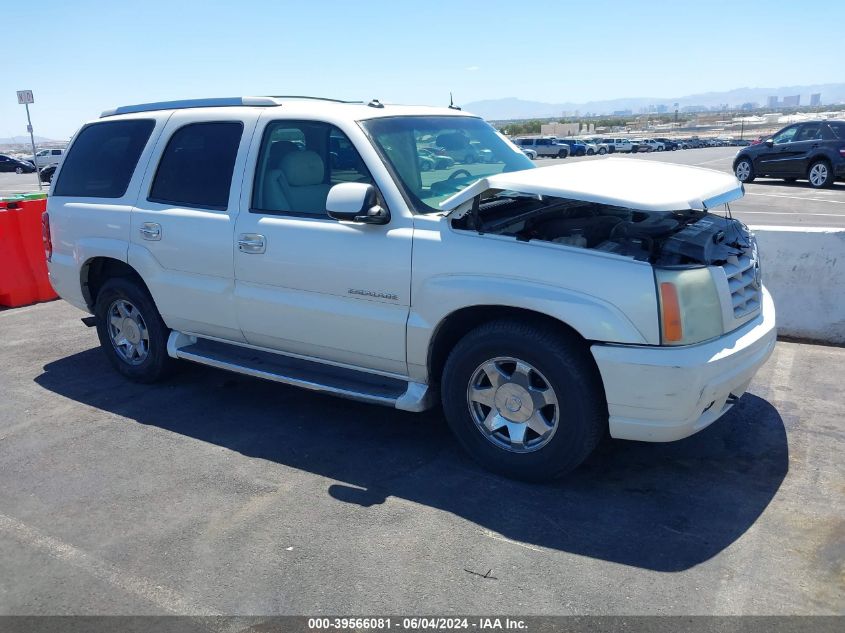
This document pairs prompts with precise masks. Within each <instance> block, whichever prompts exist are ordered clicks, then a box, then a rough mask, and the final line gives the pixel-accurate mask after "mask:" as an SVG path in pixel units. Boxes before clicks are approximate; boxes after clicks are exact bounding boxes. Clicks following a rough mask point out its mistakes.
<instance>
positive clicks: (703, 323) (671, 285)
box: [654, 268, 722, 345]
mask: <svg viewBox="0 0 845 633" xmlns="http://www.w3.org/2000/svg"><path fill="white" fill-rule="evenodd" d="M654 278H655V280H656V282H657V295H658V301H659V304H660V340H661V343H662V344H663V345H691V344H693V343H700V342H701V341H706V340H707V339H711V338H715V337H717V336H721V334H722V306H721V304H720V303H719V294H718V292H717V290H716V284H715V283H714V282H713V277H712V276H711V275H710V270H709V269H707V268H679V269H671V268H655V269H654Z"/></svg>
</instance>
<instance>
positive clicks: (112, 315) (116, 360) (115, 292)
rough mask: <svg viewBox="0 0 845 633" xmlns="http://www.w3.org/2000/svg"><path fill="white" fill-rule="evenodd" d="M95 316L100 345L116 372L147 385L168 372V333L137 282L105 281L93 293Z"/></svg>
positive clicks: (170, 367) (122, 280)
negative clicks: (95, 297)
mask: <svg viewBox="0 0 845 633" xmlns="http://www.w3.org/2000/svg"><path fill="white" fill-rule="evenodd" d="M95 315H96V317H97V336H98V337H99V339H100V346H101V347H102V349H103V352H104V353H105V355H106V357H107V358H108V359H109V362H110V363H111V364H112V366H113V367H114V368H115V369H116V370H117V371H118V372H120V373H121V374H123V375H124V376H126V377H127V378H129V379H130V380H134V381H136V382H143V383H150V382H155V381H157V380H159V379H161V378H163V377H165V376H166V375H167V374H168V373H169V372H170V371H171V369H172V368H173V366H174V364H175V362H174V360H173V359H172V358H170V357H169V356H168V355H167V338H168V336H169V335H170V330H169V329H168V328H167V326H166V325H165V324H164V321H163V320H162V319H161V315H160V314H159V312H158V309H157V308H156V306H155V303H154V302H153V299H152V297H150V295H149V293H148V292H147V290H146V289H145V288H143V287H142V286H141V285H140V284H139V283H138V282H136V281H133V280H132V279H129V278H126V277H115V278H113V279H109V280H108V281H107V282H106V283H105V284H103V287H102V288H101V289H100V292H99V293H98V294H97V303H96V307H95Z"/></svg>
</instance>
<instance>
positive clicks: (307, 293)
mask: <svg viewBox="0 0 845 633" xmlns="http://www.w3.org/2000/svg"><path fill="white" fill-rule="evenodd" d="M341 125H342V123H341ZM356 134H357V136H356ZM356 141H357V143H356ZM365 143H366V140H365V137H364V136H363V133H362V132H361V131H360V130H359V129H356V128H349V129H346V130H343V131H340V130H339V128H337V127H334V126H330V125H328V124H327V123H324V122H321V121H282V120H279V119H272V120H270V119H269V116H268V120H266V121H263V120H262V121H261V122H260V123H259V126H258V129H257V130H256V133H255V136H254V139H253V146H252V150H251V152H250V155H251V158H250V161H249V166H248V167H247V172H248V173H249V174H254V175H255V178H254V185H252V183H251V182H250V185H248V186H254V190H255V196H254V199H253V196H252V192H250V191H246V190H245V191H244V192H243V193H242V195H241V211H240V214H239V216H238V220H237V226H236V235H235V241H236V244H235V255H234V258H235V304H236V306H237V314H238V323H239V326H240V328H241V330H242V331H243V333H244V336H245V338H246V340H247V342H249V343H250V344H253V345H257V346H260V347H265V348H270V349H277V350H280V351H283V352H288V353H293V354H299V355H304V356H309V357H313V358H317V359H321V360H325V361H329V362H336V363H343V364H347V365H352V366H355V367H361V368H365V369H370V370H375V371H381V372H385V373H391V374H398V375H402V376H404V375H406V374H407V365H406V357H405V328H406V322H407V318H408V310H409V305H410V279H411V239H412V236H413V220H412V218H411V217H410V215H403V214H400V213H393V216H392V218H391V221H390V223H389V224H387V225H384V226H379V225H365V224H356V223H351V222H338V221H336V220H333V219H331V218H329V217H328V215H327V214H326V213H325V197H326V195H327V193H328V190H329V188H330V187H331V186H332V185H333V184H335V183H337V182H349V181H361V182H373V181H372V177H371V176H370V173H371V170H370V169H369V168H368V166H367V161H372V160H374V159H375V160H377V158H376V156H375V153H374V152H373V151H372V150H371V149H370V151H369V154H368V153H367V152H366V150H365V151H364V152H361V151H358V147H360V145H361V144H365ZM339 147H340V148H343V151H342V152H339V151H338V148H339ZM362 154H363V155H364V156H365V157H366V159H364V158H362ZM245 180H246V181H247V182H249V181H250V179H249V178H247V179H245ZM253 203H254V204H253ZM253 206H254V207H255V209H252V210H251V207H253ZM238 241H242V242H244V244H243V245H242V246H240V247H238V246H237V242H238Z"/></svg>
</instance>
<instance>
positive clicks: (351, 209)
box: [326, 182, 390, 224]
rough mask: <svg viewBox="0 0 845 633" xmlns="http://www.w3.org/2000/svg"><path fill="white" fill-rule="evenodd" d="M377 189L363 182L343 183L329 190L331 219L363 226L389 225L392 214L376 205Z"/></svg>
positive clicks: (327, 208)
mask: <svg viewBox="0 0 845 633" xmlns="http://www.w3.org/2000/svg"><path fill="white" fill-rule="evenodd" d="M376 202H377V201H376V188H375V187H373V186H372V185H368V184H366V183H363V182H342V183H340V184H337V185H335V186H334V187H332V188H331V189H329V195H328V197H327V198H326V212H327V213H328V214H329V217H330V218H334V219H335V220H343V221H345V222H359V223H361V224H387V223H388V222H390V212H389V211H388V210H387V209H385V208H383V207H380V206H379V205H378V204H377V203H376Z"/></svg>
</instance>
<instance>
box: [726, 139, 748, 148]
mask: <svg viewBox="0 0 845 633" xmlns="http://www.w3.org/2000/svg"><path fill="white" fill-rule="evenodd" d="M731 145H733V146H734V147H748V146H749V145H751V141H749V140H748V139H742V138H735V139H734V140H733V141H731Z"/></svg>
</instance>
